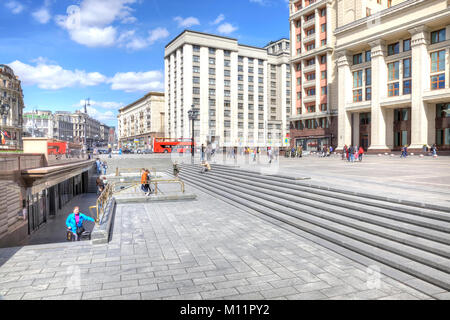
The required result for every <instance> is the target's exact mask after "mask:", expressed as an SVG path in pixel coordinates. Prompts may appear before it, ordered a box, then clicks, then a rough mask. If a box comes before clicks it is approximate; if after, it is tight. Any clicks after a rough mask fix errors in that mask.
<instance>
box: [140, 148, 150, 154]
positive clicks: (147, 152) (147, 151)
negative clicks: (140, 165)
mask: <svg viewBox="0 0 450 320" xmlns="http://www.w3.org/2000/svg"><path fill="white" fill-rule="evenodd" d="M142 153H143V154H152V153H153V151H152V149H144V150H142Z"/></svg>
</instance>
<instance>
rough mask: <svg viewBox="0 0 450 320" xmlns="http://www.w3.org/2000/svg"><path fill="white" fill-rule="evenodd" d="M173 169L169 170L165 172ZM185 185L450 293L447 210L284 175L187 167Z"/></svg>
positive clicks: (413, 282)
mask: <svg viewBox="0 0 450 320" xmlns="http://www.w3.org/2000/svg"><path fill="white" fill-rule="evenodd" d="M167 172H168V173H170V171H167ZM179 177H180V178H181V179H182V180H183V181H184V182H185V183H188V184H192V185H193V186H195V187H197V188H199V189H202V190H203V191H205V192H208V193H210V194H213V195H215V196H216V197H220V198H222V199H223V200H225V201H227V202H229V203H232V204H233V205H235V206H237V207H239V208H242V209H244V210H246V211H247V212H250V213H252V214H255V215H258V216H260V217H261V218H263V219H266V220H269V221H270V222H272V223H275V224H277V225H279V226H281V227H283V228H285V229H288V230H290V231H293V232H296V233H297V234H299V235H302V236H304V237H305V238H308V239H310V240H312V241H314V242H316V243H319V244H321V245H323V246H325V247H327V248H329V249H331V250H334V251H336V252H338V253H340V254H342V255H344V256H346V257H348V258H350V259H353V260H355V261H357V262H359V263H362V264H364V265H367V266H372V265H377V266H380V268H381V271H382V272H383V273H384V274H387V275H388V276H391V277H393V278H394V279H397V280H400V281H404V282H406V283H407V284H408V285H410V286H411V287H414V288H416V289H418V290H421V291H423V292H425V293H427V294H429V295H431V296H433V295H434V294H437V293H442V292H445V291H449V290H450V207H449V208H442V207H439V208H437V207H436V206H434V207H433V206H432V205H430V206H426V205H425V206H424V205H423V204H422V203H419V202H418V203H417V204H415V203H412V202H408V204H404V203H400V202H393V201H386V200H381V199H377V198H376V197H373V196H371V195H370V194H369V192H370V191H369V192H368V194H367V195H366V196H365V195H355V194H351V193H349V192H346V191H339V190H337V189H332V190H328V189H324V188H319V187H315V186H312V185H311V182H306V181H302V180H298V179H295V178H293V177H288V176H282V175H262V174H259V173H258V172H253V171H246V170H241V169H237V168H232V167H227V166H221V165H213V168H212V171H211V172H207V173H206V174H200V166H198V165H196V166H193V165H183V166H182V167H181V172H180V174H179Z"/></svg>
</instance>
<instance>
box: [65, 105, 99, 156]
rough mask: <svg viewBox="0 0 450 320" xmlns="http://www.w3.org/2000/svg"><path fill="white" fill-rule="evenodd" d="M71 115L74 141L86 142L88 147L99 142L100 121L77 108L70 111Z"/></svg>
mask: <svg viewBox="0 0 450 320" xmlns="http://www.w3.org/2000/svg"><path fill="white" fill-rule="evenodd" d="M71 117H72V123H73V139H74V142H81V143H86V144H87V146H88V147H93V146H95V145H96V144H97V143H99V141H100V139H101V136H100V122H99V121H98V120H96V119H93V118H91V117H90V116H89V115H88V114H87V113H84V112H81V111H79V110H77V111H76V112H75V113H72V114H71Z"/></svg>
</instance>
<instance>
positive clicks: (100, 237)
mask: <svg viewBox="0 0 450 320" xmlns="http://www.w3.org/2000/svg"><path fill="white" fill-rule="evenodd" d="M115 212H116V199H115V198H114V197H113V198H111V199H110V200H109V201H108V203H107V204H106V208H105V213H104V214H103V216H102V217H101V219H100V221H99V223H98V224H96V225H95V227H94V229H93V230H92V233H91V241H92V244H105V243H108V241H109V236H110V231H111V226H112V223H113V221H114V215H115Z"/></svg>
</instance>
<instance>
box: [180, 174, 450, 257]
mask: <svg viewBox="0 0 450 320" xmlns="http://www.w3.org/2000/svg"><path fill="white" fill-rule="evenodd" d="M185 170H189V171H190V172H195V169H188V168H185ZM208 175H213V176H214V177H217V178H218V179H220V178H221V179H224V181H236V182H240V183H243V184H245V185H246V187H248V188H251V187H253V186H255V187H259V188H263V189H261V190H260V191H261V192H265V193H267V194H269V195H271V194H273V193H274V192H280V194H279V196H280V197H283V198H285V199H287V200H289V201H294V202H296V203H300V204H304V205H307V206H309V207H314V208H318V209H323V210H326V211H328V212H334V213H337V214H339V215H343V216H347V217H351V218H354V219H357V220H361V221H365V222H368V223H372V224H376V225H379V226H383V227H387V228H390V229H393V230H397V231H401V232H404V233H407V234H410V235H414V236H419V237H422V238H425V239H429V240H433V241H438V242H442V243H443V244H447V245H448V244H450V236H449V234H448V231H449V226H448V224H446V223H445V222H442V221H435V220H431V219H428V218H422V217H418V218H417V217H415V216H412V215H406V214H403V213H399V212H394V211H387V210H386V209H380V208H377V207H370V206H368V205H354V204H352V203H347V202H345V201H341V200H338V199H334V198H328V197H325V196H318V195H311V194H309V193H305V192H301V191H297V190H292V189H290V188H288V187H277V186H273V183H270V184H268V183H261V182H256V181H255V180H254V179H252V180H249V179H245V178H236V177H235V176H234V175H230V174H221V173H217V172H213V171H211V172H210V173H208ZM249 181H251V183H249ZM397 220H401V221H402V222H398V221H397ZM439 224H444V225H439ZM430 227H431V228H432V229H437V230H438V231H436V230H432V229H430ZM404 238H405V239H404V240H408V241H409V239H408V236H407V235H406V236H405V237H404ZM425 239H423V240H425ZM399 240H400V239H399ZM433 243H434V242H433ZM438 247H439V248H437V250H438V251H439V250H441V249H442V248H440V247H442V246H439V244H438ZM443 248H446V249H445V250H441V252H440V253H438V254H442V255H444V256H447V257H450V250H447V248H449V247H448V246H445V245H443ZM436 253H437V252H436Z"/></svg>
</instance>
